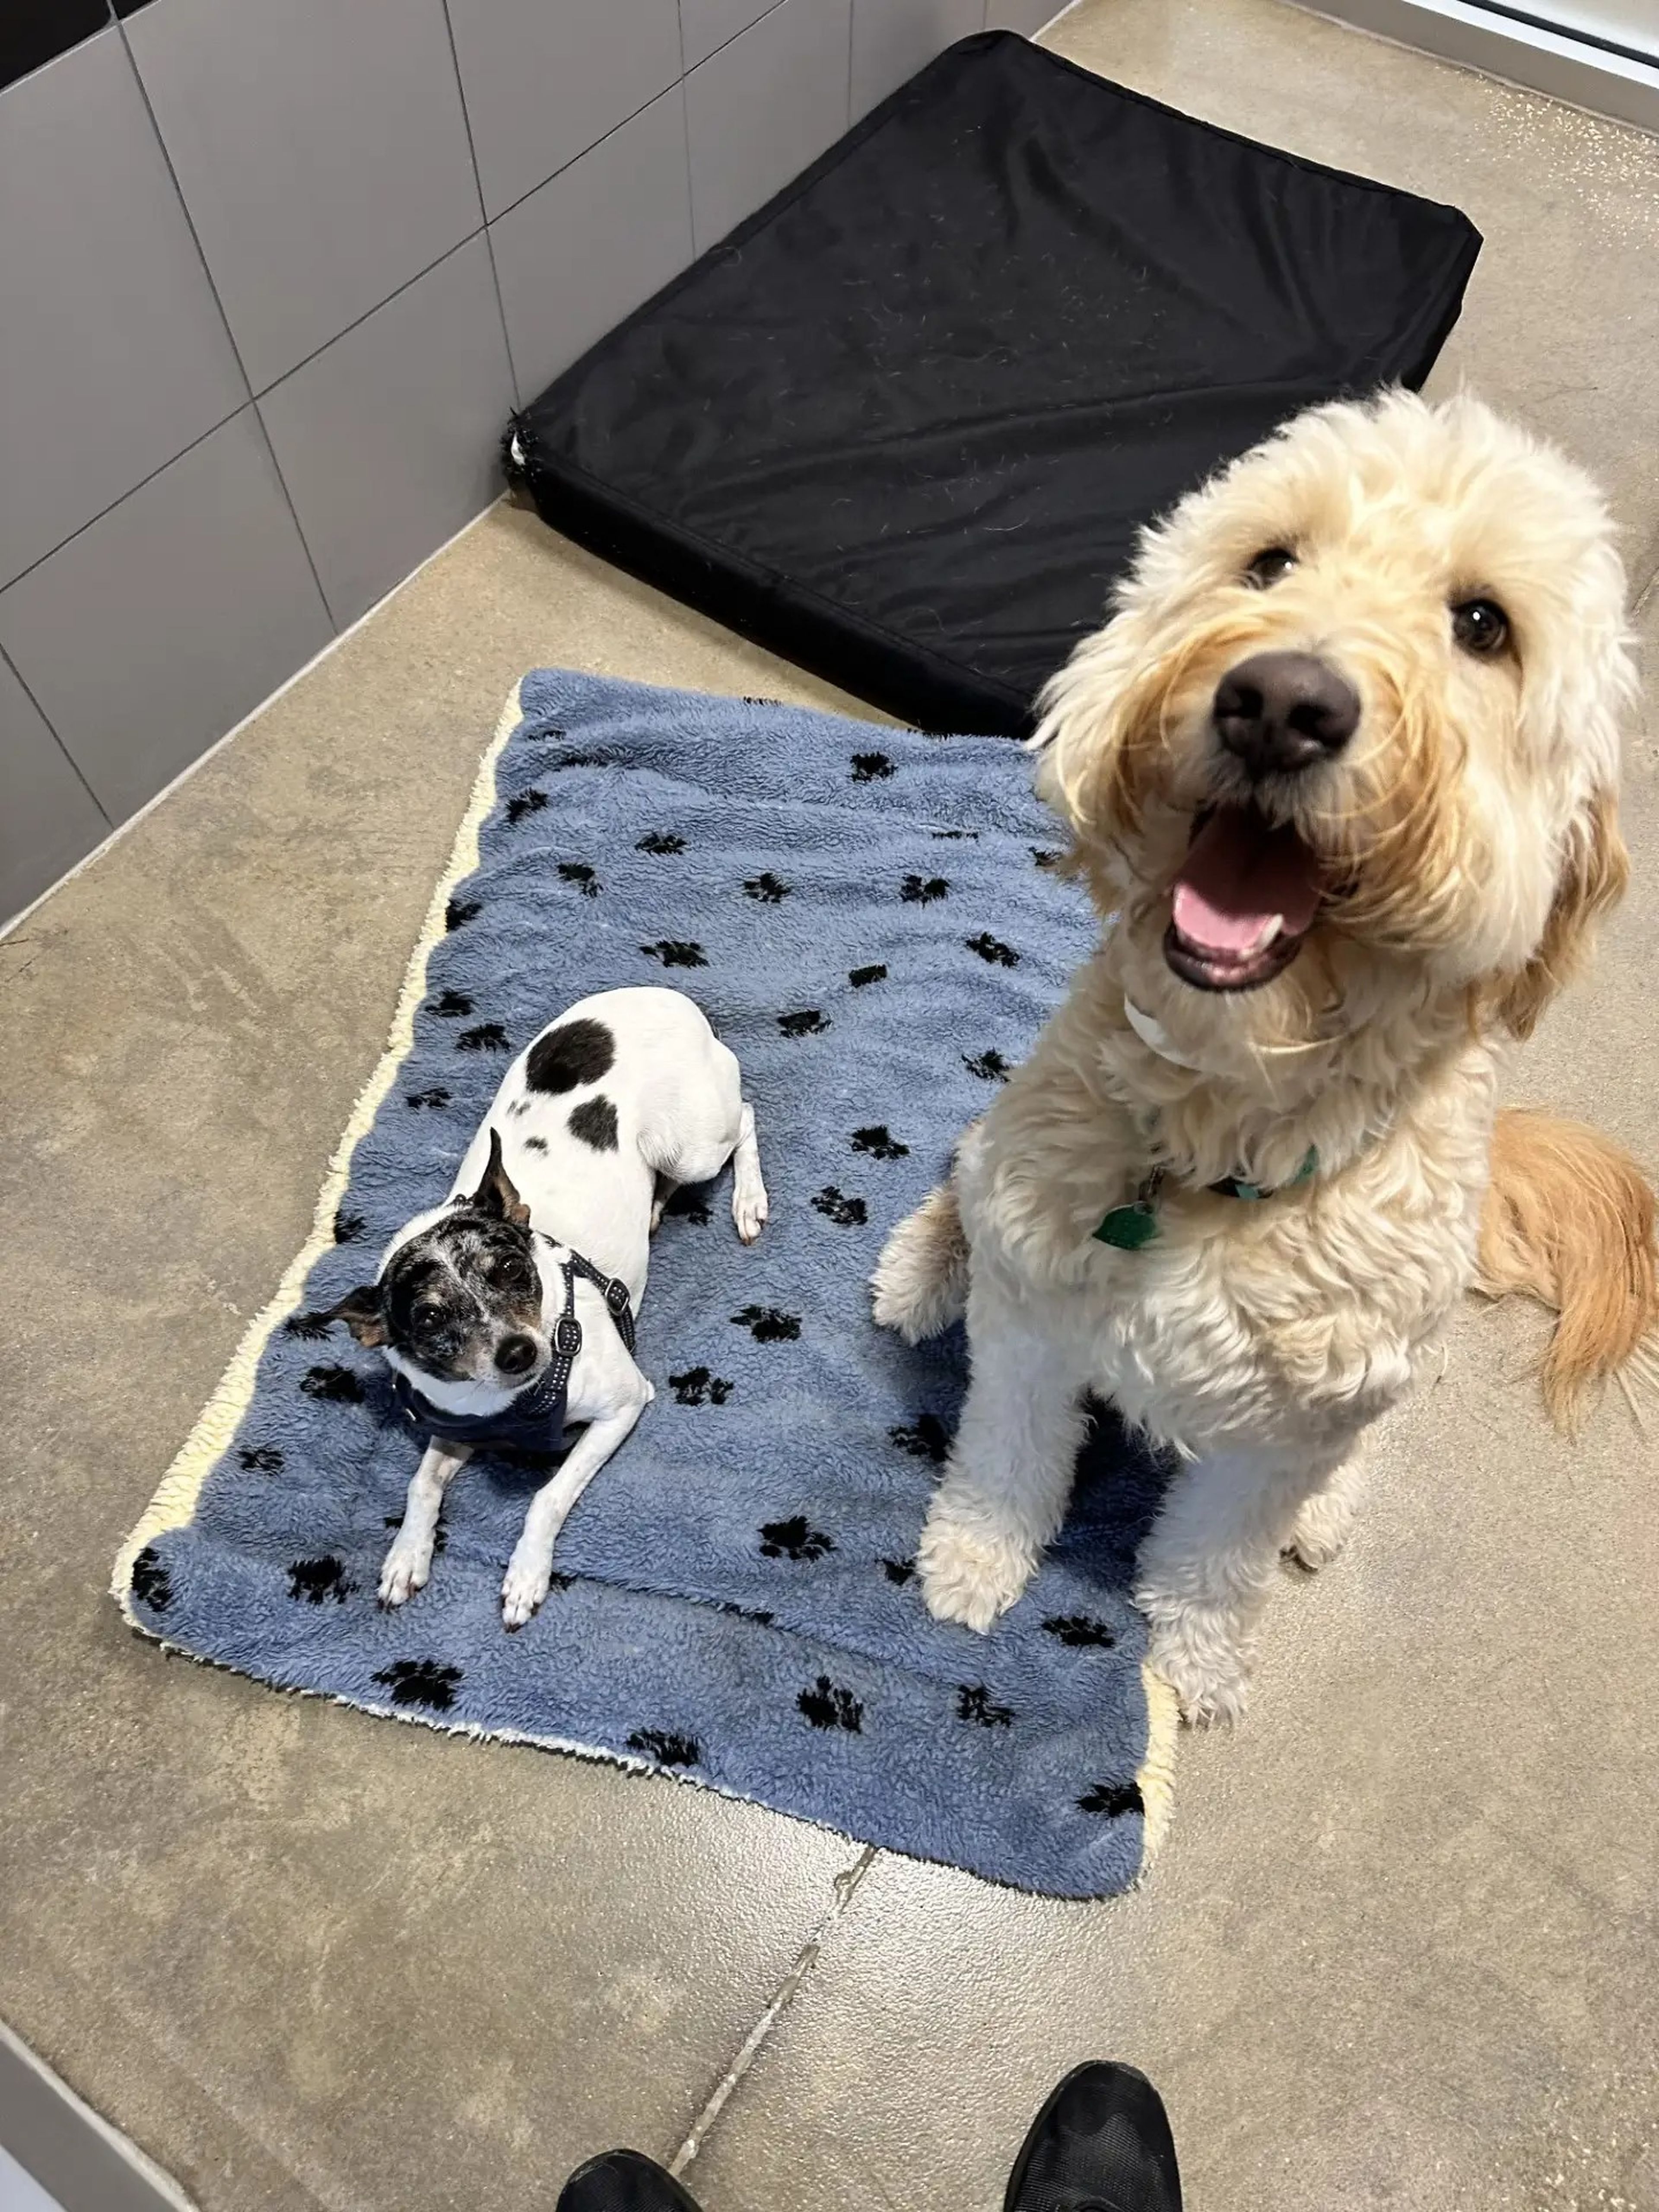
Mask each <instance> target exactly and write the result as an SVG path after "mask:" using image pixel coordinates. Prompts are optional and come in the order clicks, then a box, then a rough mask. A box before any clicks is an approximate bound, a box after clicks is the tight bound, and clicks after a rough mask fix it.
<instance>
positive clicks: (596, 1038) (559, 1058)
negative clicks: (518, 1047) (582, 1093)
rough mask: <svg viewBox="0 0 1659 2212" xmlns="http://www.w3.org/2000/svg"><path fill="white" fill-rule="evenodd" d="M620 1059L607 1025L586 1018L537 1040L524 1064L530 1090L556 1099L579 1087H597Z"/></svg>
mask: <svg viewBox="0 0 1659 2212" xmlns="http://www.w3.org/2000/svg"><path fill="white" fill-rule="evenodd" d="M616 1057H617V1040H616V1038H615V1037H614V1036H612V1035H611V1031H610V1030H608V1029H606V1027H605V1024H604V1023H603V1022H595V1021H590V1020H589V1018H587V1016H586V1014H583V1015H580V1016H579V1017H578V1018H577V1019H576V1020H575V1021H574V1022H561V1023H560V1024H559V1026H558V1027H557V1029H556V1030H549V1031H548V1032H547V1035H546V1036H539V1037H538V1038H537V1040H536V1042H535V1043H534V1044H532V1046H531V1048H530V1056H529V1058H528V1059H527V1060H526V1061H525V1064H524V1079H525V1084H526V1087H527V1088H528V1089H529V1090H532V1091H547V1092H549V1093H550V1094H551V1095H553V1096H556V1095H557V1094H558V1093H559V1092H560V1091H574V1090H575V1088H576V1086H577V1085H578V1084H581V1083H597V1082H598V1081H599V1078H600V1077H601V1076H602V1075H605V1074H607V1073H609V1071H610V1068H611V1063H612V1061H613V1060H615V1059H616Z"/></svg>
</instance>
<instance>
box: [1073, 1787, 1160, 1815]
mask: <svg viewBox="0 0 1659 2212" xmlns="http://www.w3.org/2000/svg"><path fill="white" fill-rule="evenodd" d="M1077 1808H1078V1811H1079V1813H1100V1814H1104V1815H1105V1817H1106V1819H1107V1820H1121V1819H1122V1817H1123V1815H1124V1814H1126V1813H1139V1812H1141V1811H1142V1810H1144V1808H1143V1806H1142V1804H1141V1802H1140V1790H1139V1787H1138V1785H1137V1784H1134V1783H1133V1782H1097V1783H1096V1784H1094V1785H1093V1786H1092V1787H1091V1789H1088V1790H1085V1791H1084V1793H1083V1795H1082V1796H1080V1797H1079V1799H1078V1801H1077Z"/></svg>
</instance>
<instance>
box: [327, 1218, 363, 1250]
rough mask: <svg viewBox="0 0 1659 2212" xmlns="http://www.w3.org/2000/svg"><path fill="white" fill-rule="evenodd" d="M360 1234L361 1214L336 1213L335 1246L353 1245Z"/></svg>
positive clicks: (361, 1229)
mask: <svg viewBox="0 0 1659 2212" xmlns="http://www.w3.org/2000/svg"><path fill="white" fill-rule="evenodd" d="M362 1233H363V1217H362V1214H361V1213H337V1214H336V1215H335V1217H334V1242H335V1243H337V1244H355V1243H356V1242H357V1239H358V1238H359V1237H361V1236H362Z"/></svg>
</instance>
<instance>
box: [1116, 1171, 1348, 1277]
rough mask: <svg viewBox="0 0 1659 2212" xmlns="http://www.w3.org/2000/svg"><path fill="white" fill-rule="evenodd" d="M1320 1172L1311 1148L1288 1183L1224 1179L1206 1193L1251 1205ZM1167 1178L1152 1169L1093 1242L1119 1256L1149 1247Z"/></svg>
mask: <svg viewBox="0 0 1659 2212" xmlns="http://www.w3.org/2000/svg"><path fill="white" fill-rule="evenodd" d="M1318 1170H1319V1148H1318V1146H1316V1145H1310V1146H1309V1147H1308V1151H1307V1157H1306V1158H1304V1161H1303V1163H1302V1164H1301V1166H1300V1167H1299V1168H1298V1169H1297V1171H1296V1173H1295V1174H1294V1175H1293V1176H1291V1179H1290V1181H1289V1182H1281V1183H1274V1184H1273V1185H1271V1186H1269V1185H1267V1184H1265V1183H1259V1182H1249V1180H1248V1179H1247V1178H1246V1177H1245V1176H1222V1178H1221V1180H1220V1182H1212V1183H1208V1184H1206V1186H1205V1187H1206V1189H1209V1190H1212V1191H1214V1192H1215V1194H1216V1195H1217V1196H1218V1198H1242V1199H1244V1200H1249V1201H1250V1202H1251V1203H1254V1202H1255V1201H1256V1200H1260V1199H1264V1198H1273V1197H1276V1196H1277V1195H1278V1194H1279V1192H1280V1191H1281V1190H1294V1189H1295V1188H1296V1187H1297V1184H1298V1183H1302V1182H1307V1180H1308V1178H1309V1177H1310V1176H1312V1175H1316V1174H1317V1172H1318ZM1167 1175H1168V1170H1167V1169H1164V1168H1154V1169H1153V1170H1152V1172H1151V1174H1150V1175H1148V1176H1146V1180H1145V1181H1144V1182H1142V1184H1141V1186H1140V1188H1139V1190H1137V1191H1136V1193H1135V1194H1134V1196H1133V1198H1132V1199H1131V1200H1129V1202H1128V1204H1127V1206H1113V1208H1112V1209H1111V1211H1110V1212H1109V1213H1108V1214H1107V1215H1106V1217H1105V1218H1104V1219H1103V1221H1102V1223H1101V1225H1100V1226H1099V1228H1098V1229H1097V1230H1095V1231H1093V1235H1094V1237H1095V1238H1096V1240H1097V1242H1098V1243H1102V1244H1110V1245H1112V1246H1113V1247H1114V1248H1115V1249H1116V1250H1118V1251H1120V1252H1139V1250H1141V1249H1142V1248H1143V1247H1144V1246H1146V1245H1147V1244H1150V1243H1152V1239H1153V1238H1154V1237H1157V1236H1158V1234H1159V1233H1160V1231H1159V1225H1158V1200H1159V1199H1160V1198H1161V1196H1162V1195H1163V1191H1164V1182H1165V1179H1166V1177H1167Z"/></svg>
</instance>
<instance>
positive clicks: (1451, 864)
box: [1036, 392, 1634, 1037]
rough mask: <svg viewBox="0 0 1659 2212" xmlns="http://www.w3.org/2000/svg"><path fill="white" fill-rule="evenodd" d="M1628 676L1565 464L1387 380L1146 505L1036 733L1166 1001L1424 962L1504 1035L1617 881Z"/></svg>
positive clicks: (1271, 995)
mask: <svg viewBox="0 0 1659 2212" xmlns="http://www.w3.org/2000/svg"><path fill="white" fill-rule="evenodd" d="M1633 689H1634V681H1633V675H1632V666H1631V662H1630V659H1629V654H1628V651H1627V645H1626V629H1625V615H1624V576H1623V572H1622V569H1621V568H1620V562H1619V559H1618V556H1617V555H1616V553H1615V552H1614V550H1613V531H1612V526H1611V524H1610V521H1609V520H1608V516H1607V509H1606V507H1605V505H1604V503H1603V501H1602V500H1601V496H1600V495H1599V494H1598V493H1597V491H1596V490H1595V487H1594V486H1593V485H1592V484H1591V483H1590V482H1589V479H1588V478H1587V477H1584V476H1583V475H1582V474H1581V473H1580V471H1578V470H1577V469H1576V468H1574V467H1573V466H1571V465H1570V464H1569V463H1568V462H1567V461H1565V459H1562V458H1561V457H1560V455H1559V454H1558V453H1554V452H1553V451H1552V450H1551V449H1549V448H1548V447H1545V446H1542V445H1541V444H1540V443H1539V442H1538V441H1536V440H1534V439H1533V438H1531V437H1529V436H1528V435H1527V434H1526V433H1524V432H1522V431H1521V430H1519V429H1516V428H1512V427H1511V426H1510V425H1508V424H1506V423H1504V422H1501V421H1499V419H1498V417H1497V416H1494V415H1492V413H1491V412H1490V410H1487V409H1486V408H1485V407H1484V406H1482V405H1480V404H1479V403H1478V402H1476V401H1474V400H1471V399H1467V398H1459V399H1454V400H1450V401H1448V402H1445V403H1443V404H1438V405H1433V406H1431V405H1429V404H1426V403H1425V402H1424V401H1422V400H1419V399H1417V398H1413V397H1412V396H1411V395H1409V394H1407V393H1403V392H1391V393H1389V394H1386V395H1385V396H1383V398H1379V399H1376V400H1374V401H1372V402H1370V403H1369V404H1364V405H1357V404H1338V405H1334V406H1329V407H1323V408H1319V409H1316V410H1313V411H1312V412H1310V413H1309V414H1306V415H1304V416H1301V417H1299V418H1298V419H1297V421H1295V422H1291V424H1290V425H1288V426H1287V428H1285V430H1283V431H1282V432H1280V433H1279V435H1277V436H1276V437H1274V438H1273V439H1271V440H1270V441H1268V442H1267V444H1266V445H1264V446H1261V447H1258V448H1257V449H1256V450H1255V452H1254V453H1248V454H1246V455H1245V456H1244V457H1243V459H1241V460H1239V461H1238V462H1237V463H1235V464H1234V465H1233V466H1232V467H1231V468H1230V469H1228V470H1227V471H1225V472H1224V473H1223V474H1222V475H1221V476H1220V477H1218V478H1217V479H1216V480H1215V481H1214V482H1212V483H1210V484H1209V485H1207V486H1206V487H1205V488H1204V489H1201V490H1200V491H1198V492H1196V493H1194V495H1192V496H1191V497H1190V498H1188V500H1186V501H1183V502H1182V505H1181V506H1180V507H1177V508H1176V511H1175V513H1173V514H1172V515H1171V516H1170V518H1169V519H1168V520H1166V521H1165V522H1164V523H1162V524H1160V525H1159V526H1157V527H1156V528H1154V529H1153V530H1152V531H1150V532H1148V533H1147V535H1146V538H1145V539H1144V541H1143V543H1142V545H1141V549H1140V552H1139V558H1138V560H1137V563H1136V567H1135V570H1134V573H1133V575H1132V576H1131V578H1130V579H1129V580H1128V582H1127V584H1126V586H1124V588H1123V590H1122V591H1121V593H1120V595H1119V599H1118V603H1117V611H1116V613H1115V617H1114V618H1113V620H1112V621H1111V622H1109V623H1108V625H1107V627H1106V628H1105V629H1103V630H1102V631H1100V632H1099V633H1097V635H1095V636H1094V637H1092V638H1091V639H1089V640H1087V641H1085V643H1084V644H1083V645H1082V646H1080V647H1079V649H1078V650H1077V652H1076V653H1074V654H1073V658H1072V659H1071V661H1070V663H1069V664H1068V665H1067V666H1066V668H1065V669H1063V670H1062V671H1060V674H1059V675H1058V676H1057V677H1056V678H1054V681H1053V683H1052V684H1050V686H1049V688H1048V694H1047V696H1046V699H1045V702H1044V719H1043V721H1042V727H1041V729H1040V731H1039V733H1038V737H1037V739H1036V743H1037V745H1038V746H1039V748H1040V749H1041V750H1042V778H1043V782H1044V787H1045V791H1046V793H1047V795H1048V797H1049V798H1050V799H1051V800H1052V801H1053V802H1054V804H1055V805H1058V806H1059V807H1060V810H1061V811H1063V812H1064V813H1065V814H1066V816H1067V817H1068V818H1069V819H1070V822H1071V823H1072V826H1073V831H1074V833H1075V836H1076V840H1077V846H1078V855H1079V861H1080V863H1081V866H1082V867H1083V870H1084V872H1085V873H1086V874H1087V876H1088V877H1089V878H1090V880H1091V888H1092V889H1093V890H1094V893H1095V896H1096V897H1097V901H1098V902H1100V903H1101V904H1102V906H1103V907H1104V908H1112V909H1117V910H1120V911H1121V914H1122V915H1123V924H1122V927H1124V928H1125V929H1126V930H1127V933H1128V937H1129V940H1130V958H1131V961H1132V963H1133V969H1132V976H1131V980H1132V981H1133V982H1134V984H1135V987H1136V990H1137V995H1139V992H1140V990H1141V989H1142V988H1144V990H1145V992H1146V996H1147V999H1148V1002H1149V1004H1152V1003H1153V1002H1154V1001H1155V1002H1156V1003H1155V1011H1157V1012H1159V1013H1160V1014H1163V1015H1166V1016H1167V1015H1168V1014H1169V1013H1170V1012H1171V1010H1175V1011H1176V1012H1177V1015H1178V1013H1179V1010H1180V1008H1181V1006H1182V1003H1183V1001H1184V1003H1185V1005H1186V1006H1187V1007H1188V1008H1189V1009H1191V1010H1192V1012H1189V1014H1188V1020H1189V1021H1190V1020H1191V1019H1192V1018H1194V1014H1196V1013H1197V1012H1198V1002H1196V1001H1194V999H1193V998H1192V995H1191V994H1193V993H1194V992H1195V991H1196V992H1204V993H1208V994H1218V993H1222V994H1242V993H1249V994H1256V995H1255V997H1253V999H1252V1000H1251V1001H1249V1005H1248V1008H1247V1009H1243V1008H1242V1009H1241V1015H1240V1016H1237V1017H1230V1019H1237V1018H1243V1019H1245V1020H1246V1021H1247V1022H1248V1023H1249V1025H1250V1027H1251V1029H1252V1030H1255V1032H1256V1033H1258V1034H1259V1035H1261V1036H1264V1037H1265V1036H1270V1035H1273V1034H1275V1033H1276V1034H1278V1035H1279V1036H1285V1037H1291V1036H1297V1035H1302V1034H1306V1033H1309V1031H1310V1029H1311V1027H1312V1025H1313V1024H1315V1023H1316V1019H1317V1018H1318V1017H1319V1015H1320V1013H1321V1011H1322V1010H1323V1009H1328V1008H1329V1007H1330V1006H1332V1005H1333V1004H1334V1003H1335V1002H1338V1001H1342V1002H1346V1004H1348V1005H1349V1006H1352V1008H1354V1009H1355V1010H1356V1011H1357V1012H1358V1014H1359V1016H1360V1018H1364V1015H1365V1013H1366V1012H1367V1010H1368V1009H1373V1008H1381V1007H1383V1006H1389V1005H1390V1004H1393V1005H1398V1004H1401V1003H1402V1002H1403V1001H1404V1000H1405V999H1406V998H1407V997H1409V995H1410V994H1412V993H1416V994H1418V996H1419V1000H1420V999H1421V997H1422V995H1423V994H1424V992H1425V987H1427V989H1428V990H1429V991H1430V992H1431V993H1434V992H1440V991H1444V992H1450V993H1454V994H1455V993H1467V994H1469V995H1470V996H1471V999H1472V1001H1473V1003H1474V1005H1475V1006H1476V1008H1477V1010H1478V1011H1480V1012H1484V1013H1485V1015H1486V1018H1492V1019H1496V1020H1498V1021H1499V1022H1501V1023H1503V1024H1505V1025H1506V1026H1507V1027H1509V1028H1510V1030H1513V1031H1514V1032H1515V1033H1516V1034H1518V1035H1525V1034H1527V1033H1528V1031H1529V1030H1530V1029H1531V1027H1532V1025H1533V1024H1534V1022H1535V1021H1536V1019H1537V1017H1538V1014H1539V1012H1540V1011H1541V1008H1542V1006H1543V1005H1544V1003H1545V1001H1546V1000H1547V998H1548V997H1549V995H1550V994H1551V993H1552V992H1553V989H1554V988H1555V987H1557V986H1558V985H1559V982H1560V981H1562V980H1564V978H1565V975H1566V973H1567V972H1568V970H1569V969H1571V966H1572V964H1573V963H1574V961H1575V958H1576V957H1577V954H1578V952H1579V951H1580V950H1581V949H1582V946H1583V942H1584V940H1585V939H1586V936H1587V933H1588V930H1589V925H1590V923H1591V922H1592V921H1594V919H1595V916H1596V915H1597V914H1598V913H1600V912H1601V910H1602V909H1603V908H1606V907H1607V906H1608V905H1610V904H1611V903H1612V902H1613V900H1614V899H1616V898H1617V896H1618V895H1619V893H1620V890H1621V889H1622V888H1623V884H1624V880H1625V874H1626V859H1625V854H1624V848H1623V847H1622V845H1621V843H1620V839H1619V835H1618V830H1617V827H1616V819H1615V815H1616V792H1617V783H1618V753H1619V739H1618V723H1619V720H1620V714H1621V713H1622V711H1623V709H1624V708H1625V706H1626V702H1627V701H1628V699H1629V697H1630V696H1631V694H1632V690H1633ZM1215 1003H1216V1001H1215V1000H1214V998H1213V997H1212V998H1211V999H1210V1000H1209V1001H1208V1004H1209V1005H1210V1006H1214V1005H1215Z"/></svg>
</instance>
